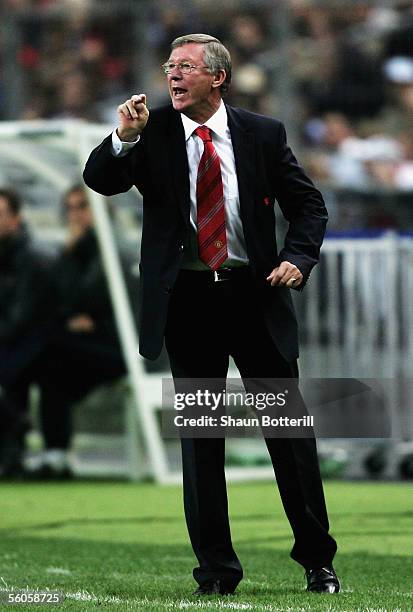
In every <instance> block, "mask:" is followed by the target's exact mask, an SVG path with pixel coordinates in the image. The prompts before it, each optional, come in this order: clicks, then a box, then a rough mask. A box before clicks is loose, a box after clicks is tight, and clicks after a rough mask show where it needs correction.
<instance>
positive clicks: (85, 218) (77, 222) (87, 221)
mask: <svg viewBox="0 0 413 612" xmlns="http://www.w3.org/2000/svg"><path fill="white" fill-rule="evenodd" d="M65 209H66V214H67V220H68V223H69V226H76V227H77V228H78V230H79V231H80V232H85V231H86V230H87V229H89V227H90V226H91V225H92V222H93V219H92V213H91V210H90V207H89V203H88V201H87V198H86V196H85V194H84V193H83V191H73V192H72V193H71V194H70V195H68V196H67V198H66V202H65Z"/></svg>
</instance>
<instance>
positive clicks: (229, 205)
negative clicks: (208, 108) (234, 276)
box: [112, 100, 248, 270]
mask: <svg viewBox="0 0 413 612" xmlns="http://www.w3.org/2000/svg"><path fill="white" fill-rule="evenodd" d="M180 116H181V120H182V124H183V127H184V131H185V143H186V152H187V156H188V166H189V186H190V200H191V210H190V222H191V228H192V230H193V231H191V235H190V245H189V248H188V249H187V250H186V251H185V252H184V258H183V263H182V268H185V269H191V270H208V269H209V268H208V266H207V265H206V264H204V263H203V262H202V261H201V260H200V259H199V257H198V241H197V202H196V182H197V175H198V166H199V162H200V159H201V156H202V153H203V151H204V143H203V142H202V140H201V138H199V136H196V134H194V131H195V130H196V128H197V127H199V125H200V124H199V123H196V122H195V121H192V119H190V118H189V117H187V116H186V115H184V114H183V113H181V115H180ZM202 125H205V126H206V127H208V128H209V129H210V130H211V132H212V142H213V144H214V146H215V149H216V152H217V154H218V157H219V159H220V162H221V176H222V185H223V190H224V202H225V223H226V234H227V249H228V259H227V260H226V261H225V262H224V263H223V264H222V266H223V267H228V266H240V265H246V264H248V257H247V249H246V246H245V238H244V232H243V229H242V222H241V216H240V206H239V193H238V180H237V173H236V169H235V159H234V150H233V148H232V141H231V134H230V131H229V128H228V117H227V111H226V108H225V104H224V103H223V101H222V100H221V104H220V106H219V108H218V110H217V111H216V113H215V114H214V115H212V117H210V118H209V119H208V121H206V122H205V123H203V124H202ZM138 141H139V138H138V140H136V141H135V142H132V143H129V142H122V141H121V140H120V139H119V136H118V135H117V132H116V130H114V132H113V133H112V153H113V154H114V155H116V156H122V155H126V153H127V152H128V151H129V150H130V148H132V147H134V146H135V145H136V144H137V142H138Z"/></svg>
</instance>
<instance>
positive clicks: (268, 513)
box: [0, 481, 413, 612]
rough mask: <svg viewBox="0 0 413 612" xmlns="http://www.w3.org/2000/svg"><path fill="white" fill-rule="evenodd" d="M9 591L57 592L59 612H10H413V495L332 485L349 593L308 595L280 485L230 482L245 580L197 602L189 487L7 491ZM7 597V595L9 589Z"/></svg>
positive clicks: (371, 486) (392, 488) (4, 540)
mask: <svg viewBox="0 0 413 612" xmlns="http://www.w3.org/2000/svg"><path fill="white" fill-rule="evenodd" d="M0 490H1V495H0V517H1V519H0V521H1V522H0V530H1V549H0V559H1V568H0V590H1V591H3V592H4V591H5V590H6V589H15V590H20V589H25V588H28V589H32V590H40V591H44V590H46V589H50V590H57V591H60V592H62V593H64V594H65V600H64V602H63V603H62V604H60V605H52V604H49V605H47V606H44V605H33V604H31V605H29V604H27V605H24V604H20V605H16V606H11V605H9V604H7V605H6V604H5V603H2V604H0V610H11V609H13V608H17V609H20V610H22V609H31V610H33V612H34V611H35V610H36V611H39V610H53V609H65V610H66V609H67V610H91V609H95V608H100V609H102V608H104V609H107V610H122V611H123V610H145V611H162V610H203V609H206V610H225V609H228V610H241V611H243V610H246V611H248V610H267V611H277V612H278V611H282V612H301V611H307V610H309V611H314V612H318V611H320V612H321V611H323V612H335V611H343V612H344V611H346V612H353V611H358V610H360V611H366V612H367V611H368V612H373V611H374V612H390V611H392V612H395V611H396V610H397V611H399V610H400V611H405V610H406V611H407V610H408V611H411V610H413V561H412V555H413V495H412V486H411V485H410V484H403V483H344V482H328V483H327V484H326V496H327V501H328V506H329V510H330V520H331V525H332V533H333V534H334V535H335V537H336V538H337V540H338V542H339V553H338V554H337V557H336V563H335V566H336V570H337V572H338V573H339V575H340V578H341V580H342V593H340V594H339V595H317V594H312V593H306V592H305V591H304V585H305V581H304V577H303V571H302V569H301V568H300V566H298V565H297V564H296V563H294V562H293V561H292V560H291V559H290V558H289V551H290V548H291V544H292V538H291V533H290V528H289V525H288V523H287V520H286V518H285V516H284V513H283V510H282V507H281V503H280V500H279V496H278V492H277V491H276V488H275V486H274V485H273V484H272V483H242V484H233V485H231V486H229V503H230V515H231V525H232V536H233V541H234V546H235V548H236V551H237V553H238V555H239V557H240V559H241V562H242V563H243V566H244V570H245V578H244V580H243V581H242V582H241V584H240V586H239V587H238V590H237V594H236V595H235V596H233V597H223V598H214V597H207V598H202V599H201V600H199V599H196V598H194V597H192V596H191V593H192V591H193V590H194V588H195V583H194V582H193V580H192V576H191V572H192V568H193V567H194V557H193V554H192V550H191V548H190V545H189V543H188V538H187V533H186V527H185V523H184V519H183V510H182V501H181V498H182V494H181V489H180V487H175V486H171V487H161V486H157V485H151V484H132V483H122V482H117V483H108V482H100V483H99V482H93V483H91V482H86V481H84V482H81V481H80V482H74V483H68V484H66V483H53V484H42V483H30V484H26V483H17V484H14V483H7V484H2V485H1V487H0ZM3 596H4V593H3Z"/></svg>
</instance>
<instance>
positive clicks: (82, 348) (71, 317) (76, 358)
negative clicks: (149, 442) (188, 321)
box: [35, 185, 126, 478]
mask: <svg viewBox="0 0 413 612" xmlns="http://www.w3.org/2000/svg"><path fill="white" fill-rule="evenodd" d="M63 207H64V215H65V219H66V222H67V227H68V235H67V243H66V246H65V247H64V249H63V251H62V253H61V254H60V256H59V257H58V259H57V261H56V264H55V266H54V270H53V281H54V291H55V297H54V308H55V310H56V311H57V319H58V324H57V327H56V329H55V332H54V334H53V337H52V339H51V341H50V344H49V346H48V349H47V351H46V352H45V354H44V356H43V359H42V369H43V371H44V372H46V373H47V381H46V382H44V383H43V384H42V401H41V411H40V413H41V429H42V434H43V438H44V443H45V451H44V452H43V454H42V457H41V459H40V465H39V467H38V468H37V469H36V470H35V474H36V475H37V476H39V477H42V478H66V477H70V476H71V475H72V472H71V469H70V464H69V456H68V451H69V449H70V443H71V437H72V405H73V404H74V403H75V402H77V401H79V400H80V399H82V398H83V397H84V396H86V395H87V394H88V393H89V391H91V390H92V389H93V388H94V387H96V386H98V385H100V384H104V383H105V382H107V381H111V380H114V379H116V378H119V377H121V376H122V375H124V374H125V373H126V366H125V363H124V360H123V356H122V352H121V347H120V343H119V339H118V334H117V330H116V325H115V320H114V314H113V310H112V304H111V300H110V295H109V291H108V287H107V283H106V277H105V273H104V270H103V267H102V263H101V258H100V253H99V245H98V241H97V237H96V234H95V230H94V228H93V217H92V211H91V209H90V207H89V202H88V200H87V197H86V193H85V189H84V188H83V187H82V186H81V185H77V186H74V187H72V188H71V189H70V190H69V191H68V192H67V193H66V195H65V197H64V200H63Z"/></svg>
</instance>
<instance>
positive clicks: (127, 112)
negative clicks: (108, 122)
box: [117, 94, 149, 142]
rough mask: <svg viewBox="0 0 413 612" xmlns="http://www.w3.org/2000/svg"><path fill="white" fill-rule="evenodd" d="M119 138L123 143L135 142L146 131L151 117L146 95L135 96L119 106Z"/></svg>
mask: <svg viewBox="0 0 413 612" xmlns="http://www.w3.org/2000/svg"><path fill="white" fill-rule="evenodd" d="M118 117H119V126H118V128H117V132H118V136H119V138H120V139H121V140H122V141H126V142H128V141H129V142H133V141H134V140H136V139H137V137H138V136H139V134H140V133H141V132H142V131H143V130H144V128H145V126H146V124H147V122H148V117H149V111H148V108H147V106H146V95H145V94H139V95H134V96H132V97H131V98H129V100H126V102H124V103H123V104H120V105H119V106H118Z"/></svg>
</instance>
